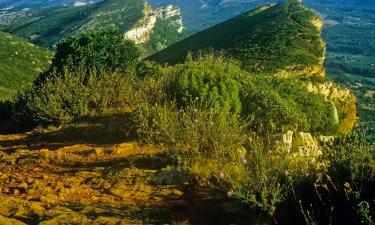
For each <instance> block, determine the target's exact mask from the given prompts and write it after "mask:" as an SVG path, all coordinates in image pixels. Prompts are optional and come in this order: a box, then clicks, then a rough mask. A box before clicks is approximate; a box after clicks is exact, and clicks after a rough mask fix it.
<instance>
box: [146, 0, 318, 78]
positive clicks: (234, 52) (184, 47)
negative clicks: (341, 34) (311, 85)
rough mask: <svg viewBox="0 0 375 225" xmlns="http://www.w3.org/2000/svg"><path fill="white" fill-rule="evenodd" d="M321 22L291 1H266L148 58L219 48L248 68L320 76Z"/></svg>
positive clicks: (169, 58) (177, 57) (174, 59)
mask: <svg viewBox="0 0 375 225" xmlns="http://www.w3.org/2000/svg"><path fill="white" fill-rule="evenodd" d="M321 28H322V21H321V20H320V18H319V17H318V16H317V15H316V14H315V13H313V12H312V11H310V10H308V9H306V8H304V7H303V6H302V4H300V3H298V2H297V1H287V2H285V3H282V4H277V5H266V6H263V7H261V8H258V9H255V10H252V11H249V12H247V13H245V14H242V15H240V16H238V17H235V18H233V19H230V20H228V21H226V22H223V23H221V24H218V25H216V26H214V27H212V28H209V29H207V30H204V31H202V32H199V33H197V34H195V35H193V36H191V37H189V38H187V39H185V40H183V41H181V42H178V43H176V44H174V45H172V46H170V47H168V48H166V49H164V50H163V51H160V52H158V53H156V54H155V55H153V56H151V57H150V59H151V60H154V61H156V62H161V63H166V62H167V63H171V64H174V63H178V62H182V61H183V60H184V59H185V57H186V55H187V53H188V52H198V51H207V50H210V49H213V50H218V51H224V52H226V53H227V54H229V55H230V56H233V57H235V58H237V59H239V60H240V61H241V62H242V63H243V64H244V66H245V67H246V68H247V69H248V70H250V71H256V72H267V73H269V72H271V73H278V74H281V75H285V74H293V75H295V76H300V75H308V76H323V75H324V70H323V69H322V68H323V67H322V65H323V58H324V53H325V47H324V42H323V40H322V38H321V36H320V33H321Z"/></svg>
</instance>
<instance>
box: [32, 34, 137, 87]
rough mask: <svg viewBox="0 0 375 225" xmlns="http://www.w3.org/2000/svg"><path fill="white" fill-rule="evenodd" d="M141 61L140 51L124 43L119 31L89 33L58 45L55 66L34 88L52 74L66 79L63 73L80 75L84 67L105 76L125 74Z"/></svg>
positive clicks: (41, 77) (41, 76)
mask: <svg viewBox="0 0 375 225" xmlns="http://www.w3.org/2000/svg"><path fill="white" fill-rule="evenodd" d="M139 57H140V51H139V49H138V48H137V47H136V46H135V44H134V43H133V42H131V41H129V40H125V39H124V37H123V35H121V34H119V32H118V30H117V29H116V28H109V29H105V30H100V31H97V32H86V33H83V34H82V35H81V36H72V37H68V38H66V39H64V40H62V41H61V42H60V43H58V45H57V50H56V54H55V57H54V59H53V60H52V65H51V66H50V68H49V70H48V71H46V72H45V73H43V74H41V75H40V77H39V78H38V79H37V80H36V82H35V84H36V85H40V84H41V83H44V82H45V80H46V79H47V78H48V77H49V76H50V74H55V75H56V74H57V75H59V74H60V75H63V74H64V70H66V71H69V72H77V69H78V68H80V69H82V68H83V67H86V70H87V71H101V72H103V74H105V73H110V72H114V71H117V72H124V71H127V70H130V69H133V68H135V66H136V65H137V63H138V62H139ZM99 74H100V73H99Z"/></svg>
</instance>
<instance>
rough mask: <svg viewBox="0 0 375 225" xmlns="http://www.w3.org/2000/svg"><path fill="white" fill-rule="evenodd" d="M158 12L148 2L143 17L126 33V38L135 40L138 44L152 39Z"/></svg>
mask: <svg viewBox="0 0 375 225" xmlns="http://www.w3.org/2000/svg"><path fill="white" fill-rule="evenodd" d="M155 24H156V14H155V12H154V10H153V9H152V8H151V6H149V5H148V4H145V5H144V9H143V19H142V20H141V21H139V22H138V23H137V25H136V26H135V27H134V28H133V29H131V30H129V31H128V32H126V33H125V34H124V36H125V38H126V39H129V40H132V41H134V42H135V43H136V44H141V43H144V42H146V41H148V40H149V39H150V34H151V32H152V31H153V29H154V28H155Z"/></svg>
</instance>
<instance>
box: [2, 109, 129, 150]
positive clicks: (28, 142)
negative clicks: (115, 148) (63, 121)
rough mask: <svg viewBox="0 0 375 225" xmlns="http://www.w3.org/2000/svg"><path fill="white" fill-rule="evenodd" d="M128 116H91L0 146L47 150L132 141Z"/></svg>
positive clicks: (126, 114)
mask: <svg viewBox="0 0 375 225" xmlns="http://www.w3.org/2000/svg"><path fill="white" fill-rule="evenodd" d="M130 130H131V126H130V114H129V113H124V114H121V115H115V116H101V117H90V118H86V119H82V120H80V121H76V122H75V123H73V124H72V125H69V126H67V127H63V128H60V129H56V130H52V131H50V130H48V129H46V130H41V131H34V132H32V133H31V134H29V135H28V136H26V137H25V138H23V139H19V140H10V141H9V140H5V141H0V146H2V147H4V148H8V150H10V151H11V150H12V148H14V150H16V149H18V148H20V147H24V148H27V149H30V150H36V149H42V148H47V149H49V150H56V149H59V148H62V147H65V146H72V145H79V144H82V145H93V146H97V145H100V146H103V145H114V144H120V143H124V142H126V141H129V140H133V139H134V135H132V134H131V132H130Z"/></svg>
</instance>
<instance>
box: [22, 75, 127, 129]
mask: <svg viewBox="0 0 375 225" xmlns="http://www.w3.org/2000/svg"><path fill="white" fill-rule="evenodd" d="M131 82H132V77H131V76H129V75H128V74H127V75H125V74H119V73H116V72H112V73H107V74H104V73H100V74H98V73H96V72H95V71H91V72H86V70H84V69H81V70H77V71H76V72H68V70H65V74H64V75H63V76H61V75H55V74H50V77H49V79H48V82H45V83H44V84H43V85H41V86H34V88H33V89H32V90H31V91H30V92H28V93H26V94H25V95H23V96H22V97H21V98H20V99H19V102H18V104H16V112H17V115H16V117H17V118H18V120H25V119H26V120H32V122H34V123H37V124H55V125H58V124H63V123H68V122H71V121H72V120H74V119H77V118H81V117H84V116H90V115H95V114H100V113H105V112H106V111H108V110H111V109H119V108H121V107H125V106H127V105H128V104H130V100H131V97H130V96H131V94H132V85H131Z"/></svg>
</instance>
